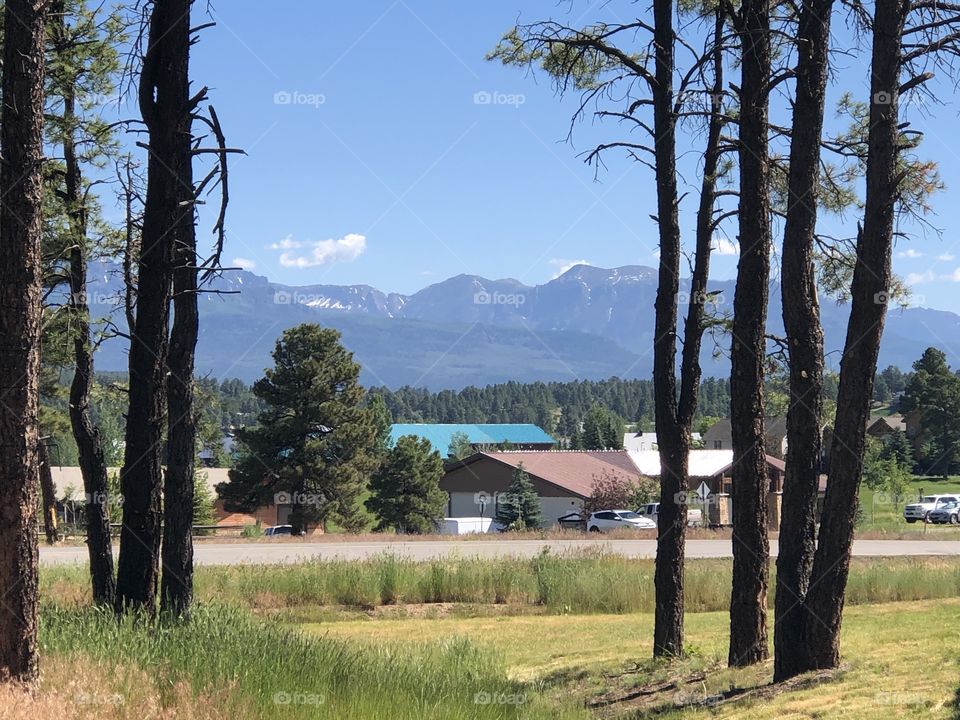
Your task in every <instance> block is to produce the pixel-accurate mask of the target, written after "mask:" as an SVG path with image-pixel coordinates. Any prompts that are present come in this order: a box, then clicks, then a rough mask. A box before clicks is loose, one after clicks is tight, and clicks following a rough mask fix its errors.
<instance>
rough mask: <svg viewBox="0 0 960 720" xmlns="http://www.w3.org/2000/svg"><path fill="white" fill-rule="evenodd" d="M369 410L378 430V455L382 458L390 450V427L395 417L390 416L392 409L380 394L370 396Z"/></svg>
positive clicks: (376, 438) (368, 401)
mask: <svg viewBox="0 0 960 720" xmlns="http://www.w3.org/2000/svg"><path fill="white" fill-rule="evenodd" d="M367 408H368V409H369V411H370V417H371V418H372V419H373V426H374V429H375V430H376V433H375V435H374V444H375V449H376V453H377V455H379V456H380V457H381V458H382V457H384V456H385V455H386V454H387V452H388V451H389V450H390V427H391V425H393V416H392V415H391V414H390V408H388V407H387V403H386V402H385V401H384V399H383V395H380V394H372V395H370V396H369V399H368V400H367Z"/></svg>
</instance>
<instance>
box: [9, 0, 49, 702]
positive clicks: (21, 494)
mask: <svg viewBox="0 0 960 720" xmlns="http://www.w3.org/2000/svg"><path fill="white" fill-rule="evenodd" d="M47 6H48V4H47V2H45V1H43V0H40V1H38V0H7V3H6V5H5V8H4V42H3V80H2V97H3V110H2V118H0V122H2V127H0V147H2V159H0V188H2V189H3V194H4V200H3V203H0V252H2V254H3V261H2V262H0V398H2V400H3V403H2V406H0V588H3V594H4V597H3V609H2V612H0V682H4V681H10V680H14V681H21V682H27V683H32V682H34V681H35V680H36V679H37V676H38V662H37V534H36V533H37V501H38V498H37V482H38V470H39V467H38V457H37V453H38V444H39V440H40V438H39V431H38V408H37V404H38V396H39V390H40V387H39V386H40V377H39V375H40V293H41V271H40V236H41V231H42V173H41V165H42V162H43V104H44V96H43V73H44V27H45V24H46V21H47V9H48V7H47Z"/></svg>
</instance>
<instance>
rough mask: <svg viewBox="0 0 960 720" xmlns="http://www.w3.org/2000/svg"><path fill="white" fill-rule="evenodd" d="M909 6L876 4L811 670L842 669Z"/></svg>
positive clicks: (815, 579)
mask: <svg viewBox="0 0 960 720" xmlns="http://www.w3.org/2000/svg"><path fill="white" fill-rule="evenodd" d="M909 7H910V3H909V2H907V0H888V1H887V2H878V3H876V6H875V13H874V21H873V57H872V64H871V70H872V71H871V75H870V77H871V82H870V95H871V104H870V126H869V128H870V129H869V133H868V137H867V153H868V155H867V167H866V187H867V190H866V198H865V206H864V219H863V227H862V228H861V230H860V232H859V235H858V238H857V250H856V266H855V268H854V272H853V281H852V284H851V307H850V321H849V324H848V326H847V338H846V343H845V345H844V350H843V357H842V359H841V362H840V387H839V392H838V396H837V416H836V421H835V423H834V431H833V432H834V435H833V442H832V444H831V447H830V479H829V482H828V483H827V492H826V497H825V498H824V502H823V515H822V518H821V523H820V533H819V536H818V544H817V551H816V555H815V557H814V562H813V572H812V575H811V579H810V590H809V592H808V593H807V603H806V610H807V614H808V617H807V621H806V623H805V626H804V636H805V638H806V644H805V651H806V653H807V658H806V662H807V668H806V669H817V668H834V667H837V666H838V665H839V663H840V623H841V619H842V615H843V604H844V596H845V591H846V585H847V575H848V573H849V570H850V550H851V547H852V544H853V529H854V521H855V517H856V511H857V493H858V491H859V489H860V476H861V473H862V470H863V452H864V444H865V440H864V434H865V433H864V428H865V427H866V422H867V418H868V417H869V415H870V399H871V397H872V396H873V378H874V374H875V373H876V369H877V354H878V352H879V349H880V338H881V335H882V334H883V324H884V320H885V318H886V312H887V298H888V294H889V288H890V280H891V270H890V264H891V252H892V248H893V223H894V213H895V207H896V203H897V196H898V190H899V183H900V181H901V180H902V177H901V175H900V173H898V172H897V153H898V146H899V143H900V137H899V135H900V132H899V128H898V104H899V94H900V93H899V88H900V69H901V36H902V33H903V27H904V22H905V20H906V15H907V13H908V12H909Z"/></svg>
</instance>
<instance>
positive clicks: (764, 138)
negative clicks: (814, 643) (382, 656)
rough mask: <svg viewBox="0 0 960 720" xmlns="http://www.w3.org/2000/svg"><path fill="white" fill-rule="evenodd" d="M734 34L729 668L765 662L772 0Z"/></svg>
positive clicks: (744, 11) (749, 7)
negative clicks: (736, 227) (737, 50)
mask: <svg viewBox="0 0 960 720" xmlns="http://www.w3.org/2000/svg"><path fill="white" fill-rule="evenodd" d="M738 31H739V35H740V41H741V45H742V53H741V55H742V57H741V75H742V79H741V83H740V145H739V155H740V213H739V217H740V264H739V267H738V270H737V286H736V291H735V293H734V307H733V339H732V343H731V345H732V347H731V351H730V365H731V369H730V426H731V438H732V441H733V591H732V593H731V597H730V654H729V659H728V662H729V664H730V665H731V666H734V667H737V666H744V665H751V664H753V663H756V662H760V661H761V660H764V659H766V657H767V655H768V649H767V615H766V613H767V580H768V576H769V573H770V567H769V563H770V560H769V558H770V548H769V541H768V538H767V491H768V487H767V486H768V482H767V465H766V453H765V451H764V418H763V379H764V362H765V357H766V337H765V336H766V319H767V297H768V295H769V288H768V284H769V279H770V167H769V158H768V154H769V147H768V120H767V106H768V85H769V82H770V0H744V2H743V3H742V4H741V14H740V17H739V22H738Z"/></svg>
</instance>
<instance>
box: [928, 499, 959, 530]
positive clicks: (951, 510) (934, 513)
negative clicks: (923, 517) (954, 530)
mask: <svg viewBox="0 0 960 720" xmlns="http://www.w3.org/2000/svg"><path fill="white" fill-rule="evenodd" d="M927 522H931V523H934V524H935V525H948V524H949V525H956V524H957V522H960V502H957V501H956V500H954V501H952V502H948V503H946V504H945V505H941V506H940V507H938V508H937V509H936V510H931V511H930V514H929V515H927Z"/></svg>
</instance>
